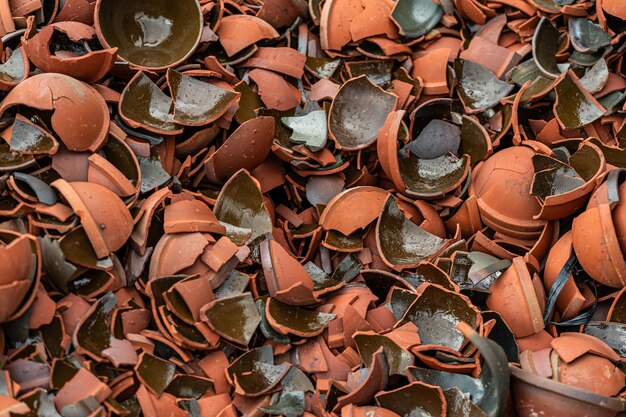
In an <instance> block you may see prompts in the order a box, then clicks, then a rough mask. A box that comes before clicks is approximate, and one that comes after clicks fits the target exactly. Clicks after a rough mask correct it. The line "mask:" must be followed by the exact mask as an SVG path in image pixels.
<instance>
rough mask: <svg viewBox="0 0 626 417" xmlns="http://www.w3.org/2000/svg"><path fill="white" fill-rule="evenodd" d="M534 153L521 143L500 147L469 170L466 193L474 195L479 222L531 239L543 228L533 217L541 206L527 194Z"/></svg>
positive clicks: (531, 177)
mask: <svg viewBox="0 0 626 417" xmlns="http://www.w3.org/2000/svg"><path fill="white" fill-rule="evenodd" d="M534 154H535V152H534V151H533V150H532V149H530V148H527V147H525V146H518V147H513V148H508V149H504V150H502V151H500V152H497V153H496V154H495V155H494V156H493V157H491V158H489V159H487V161H485V162H482V163H481V164H479V165H478V166H477V167H476V168H475V170H474V172H473V173H472V180H471V182H470V188H469V193H470V195H471V196H474V197H475V198H476V201H477V203H478V209H479V211H480V214H481V217H482V220H483V222H484V223H485V224H486V225H487V226H489V227H491V228H492V229H494V230H496V231H498V232H501V233H503V234H505V235H509V236H511V237H516V238H521V239H533V238H536V237H538V236H539V234H540V230H541V229H543V225H544V221H542V220H535V219H534V216H535V215H537V214H539V212H540V211H541V206H540V204H539V202H538V201H537V200H536V199H535V197H534V196H532V195H531V194H530V185H531V183H532V179H533V167H532V156H533V155H534Z"/></svg>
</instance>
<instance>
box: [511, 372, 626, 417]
mask: <svg viewBox="0 0 626 417" xmlns="http://www.w3.org/2000/svg"><path fill="white" fill-rule="evenodd" d="M511 395H512V396H513V400H514V401H515V409H516V411H517V413H518V414H519V415H520V417H530V416H533V415H535V413H544V414H545V415H559V414H562V413H567V414H568V415H571V416H573V417H578V416H580V417H582V416H599V417H604V416H606V417H613V416H616V415H617V414H618V413H620V412H622V411H624V409H625V404H624V401H623V400H621V399H619V398H611V397H605V396H603V395H598V394H595V393H592V392H589V391H585V390H582V389H579V388H575V387H571V386H568V385H565V384H562V383H560V382H556V381H552V380H550V379H548V378H544V377H541V376H538V375H533V374H531V373H529V372H525V371H522V370H521V369H519V368H517V367H515V366H511Z"/></svg>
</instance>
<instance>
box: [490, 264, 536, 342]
mask: <svg viewBox="0 0 626 417" xmlns="http://www.w3.org/2000/svg"><path fill="white" fill-rule="evenodd" d="M512 262H513V264H512V265H511V266H510V267H509V268H508V269H507V270H506V271H505V272H504V273H503V274H502V275H501V276H500V277H499V278H498V279H497V280H496V281H495V282H494V284H493V285H492V287H491V289H490V291H491V293H490V294H489V297H488V298H487V306H489V309H491V310H493V311H496V312H498V313H500V315H501V316H502V317H503V318H504V320H505V321H506V322H507V324H508V325H509V327H510V328H511V331H512V332H513V334H515V336H516V337H526V336H530V335H532V334H534V333H537V332H539V331H541V330H543V328H544V323H543V314H542V311H541V308H540V306H539V301H538V300H537V294H536V293H535V290H534V289H533V284H532V281H531V275H530V273H529V270H528V266H527V265H526V263H525V262H524V260H523V259H522V258H514V259H513V261H512ZM520 302H521V305H520V304H519V303H520Z"/></svg>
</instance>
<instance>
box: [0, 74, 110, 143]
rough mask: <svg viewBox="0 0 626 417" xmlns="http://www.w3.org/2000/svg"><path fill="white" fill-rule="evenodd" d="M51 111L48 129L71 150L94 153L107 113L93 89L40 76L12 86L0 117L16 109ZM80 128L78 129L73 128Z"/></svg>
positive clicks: (104, 133) (54, 76) (66, 78)
mask: <svg viewBox="0 0 626 417" xmlns="http://www.w3.org/2000/svg"><path fill="white" fill-rule="evenodd" d="M20 105H22V106H28V107H31V108H33V109H37V110H41V111H50V112H52V116H51V119H50V120H51V128H52V130H53V131H54V132H55V133H56V134H57V135H58V137H59V139H61V142H63V144H64V145H65V146H66V147H67V148H68V149H69V150H71V151H77V152H81V151H87V150H90V151H92V152H94V151H97V150H98V149H100V147H102V145H103V144H104V141H105V140H106V137H107V133H108V130H109V111H108V108H107V105H106V103H105V101H104V99H103V98H102V96H101V95H100V94H98V92H97V91H96V90H94V89H93V88H92V87H90V86H88V85H87V84H84V83H82V82H81V81H78V80H76V79H74V78H71V77H69V76H67V75H62V74H39V75H36V76H33V77H30V78H28V79H26V80H24V81H23V82H21V83H20V84H19V85H18V86H17V87H15V88H14V89H13V90H12V91H11V92H10V93H9V94H8V95H7V97H6V98H5V99H4V100H3V102H2V105H0V114H4V113H5V112H6V111H7V110H9V109H10V108H12V107H15V106H20ZM75 126H81V129H75Z"/></svg>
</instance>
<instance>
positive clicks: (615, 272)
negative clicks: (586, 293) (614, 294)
mask: <svg viewBox="0 0 626 417" xmlns="http://www.w3.org/2000/svg"><path fill="white" fill-rule="evenodd" d="M572 240H573V245H574V251H575V252H576V254H577V255H578V257H579V261H580V264H581V265H582V266H583V268H584V269H585V271H586V272H587V273H588V274H589V275H591V277H592V278H593V279H595V280H597V281H599V282H601V283H603V284H604V285H608V286H610V287H615V288H620V287H622V286H624V284H625V283H626V276H624V275H625V272H624V271H626V261H624V255H623V254H622V250H621V248H620V245H619V241H618V238H617V235H616V233H615V226H614V225H613V219H612V217H611V208H610V206H609V205H608V204H600V205H598V206H597V207H592V208H590V209H588V210H586V211H585V212H583V213H581V214H580V215H579V216H578V217H576V218H575V219H574V223H573V225H572Z"/></svg>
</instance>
